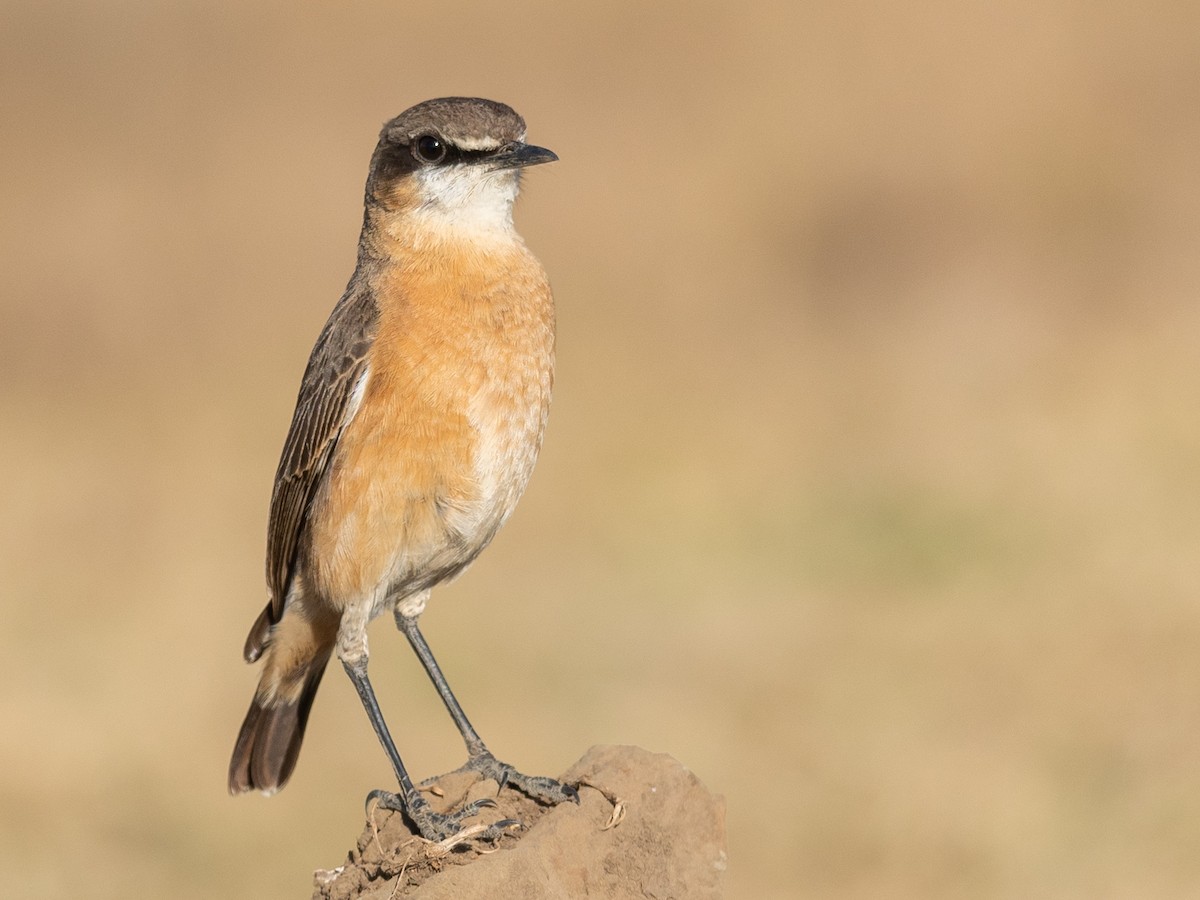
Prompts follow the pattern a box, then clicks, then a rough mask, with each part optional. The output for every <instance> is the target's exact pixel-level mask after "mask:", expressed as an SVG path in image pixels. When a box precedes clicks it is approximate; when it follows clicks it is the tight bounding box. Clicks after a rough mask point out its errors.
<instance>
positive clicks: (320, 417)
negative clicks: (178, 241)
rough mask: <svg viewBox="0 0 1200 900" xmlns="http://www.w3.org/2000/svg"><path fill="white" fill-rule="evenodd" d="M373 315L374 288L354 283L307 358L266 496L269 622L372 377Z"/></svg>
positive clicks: (276, 614) (278, 612)
mask: <svg viewBox="0 0 1200 900" xmlns="http://www.w3.org/2000/svg"><path fill="white" fill-rule="evenodd" d="M378 320H379V311H378V308H377V307H376V304H375V300H374V297H373V296H372V294H371V292H370V291H369V290H367V289H365V288H359V289H356V285H355V282H352V283H351V286H350V288H349V289H348V290H347V291H346V294H345V295H344V296H343V297H342V299H341V300H340V301H339V302H338V305H337V306H335V307H334V309H333V312H332V313H331V314H330V316H329V321H328V322H326V323H325V327H324V329H322V331H321V335H320V337H318V338H317V343H316V345H315V346H314V347H313V351H312V355H311V356H310V357H309V359H308V366H307V368H306V369H305V371H304V378H303V380H302V381H301V383H300V395H299V397H297V399H296V412H295V414H294V415H293V417H292V426H291V428H290V430H289V431H288V436H287V440H285V441H284V444H283V452H282V454H281V455H280V459H279V469H278V471H277V472H276V473H275V489H274V491H273V492H272V494H271V516H270V524H269V525H268V530H267V586H268V589H269V591H270V595H271V621H272V623H274V622H278V621H279V619H280V617H282V615H283V610H284V607H285V605H286V603H287V597H288V591H289V588H290V587H291V583H292V580H293V578H294V577H295V573H296V557H297V553H298V551H299V548H300V540H301V535H302V534H303V532H304V524H305V521H306V519H307V516H308V509H309V506H310V505H311V504H312V500H313V497H314V496H316V493H317V490H318V489H319V488H320V486H321V483H322V482H323V481H324V478H325V474H326V472H327V471H328V469H329V463H330V460H331V459H332V458H333V453H334V450H335V448H336V447H337V442H338V438H339V437H341V434H342V430H343V429H344V428H345V427H346V425H347V424H348V423H349V421H350V420H351V419H352V418H353V416H354V413H355V411H356V399H357V398H358V397H361V390H362V387H363V384H364V383H365V379H366V378H367V377H368V375H369V372H368V354H369V352H370V348H371V344H372V342H373V340H374V338H375V332H376V328H377V325H378Z"/></svg>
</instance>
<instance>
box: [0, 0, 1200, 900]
mask: <svg viewBox="0 0 1200 900" xmlns="http://www.w3.org/2000/svg"><path fill="white" fill-rule="evenodd" d="M457 93H465V94H482V95H485V96H489V97H494V98H496V99H501V100H504V101H506V102H508V103H510V104H512V105H513V106H515V107H516V108H517V109H518V110H519V111H520V112H521V113H523V114H524V116H525V117H526V119H527V120H528V122H529V126H530V137H531V139H532V140H534V141H535V142H539V143H543V144H545V145H547V146H549V147H552V148H553V149H555V150H556V151H558V153H559V154H560V156H561V157H562V161H561V163H559V164H557V165H555V166H551V167H547V168H544V169H538V170H536V171H534V172H531V173H530V177H529V178H528V179H527V188H526V191H525V193H524V196H523V200H522V204H521V208H520V209H519V211H518V219H519V225H520V228H521V230H522V232H523V233H524V234H525V236H526V238H527V240H528V242H529V243H530V244H531V246H532V247H533V248H534V249H535V251H536V252H537V253H538V254H539V255H540V257H541V258H542V260H543V261H544V262H545V264H546V267H547V268H548V269H549V271H550V273H551V276H552V279H553V281H554V284H555V288H556V292H557V295H558V298H559V304H560V341H559V350H560V368H559V380H558V391H557V395H556V400H555V409H554V413H553V416H552V422H551V428H550V431H549V434H548V437H547V442H546V446H545V452H544V455H543V459H542V462H541V465H540V467H539V470H538V472H537V474H536V476H535V478H534V482H533V485H532V487H531V489H530V492H529V494H528V495H527V497H526V499H525V501H524V503H523V505H522V507H521V509H520V510H519V511H518V513H517V515H516V516H515V517H514V519H513V520H512V522H511V523H510V525H509V526H508V528H507V529H506V531H505V532H504V533H503V534H502V535H501V536H500V538H499V539H498V540H497V541H496V543H495V544H494V546H493V548H492V549H491V550H490V551H489V552H488V553H487V554H486V555H485V556H484V557H483V558H482V559H481V561H480V562H479V563H478V564H477V565H476V566H475V567H474V568H473V569H472V570H471V571H470V572H469V573H468V574H467V575H466V576H465V577H464V578H463V579H462V580H461V581H459V582H458V583H456V584H454V585H452V586H450V587H448V588H444V589H442V590H440V591H439V592H437V593H436V594H435V596H434V599H433V602H432V604H431V607H430V610H429V612H428V613H427V615H426V617H425V630H426V634H427V636H428V637H429V639H430V641H431V643H432V644H433V646H434V648H435V650H437V651H438V653H439V656H440V658H441V661H442V663H443V666H444V668H445V669H446V670H447V672H448V673H449V675H450V678H451V681H452V683H453V684H454V685H455V687H456V689H457V691H458V692H459V696H460V697H461V698H462V699H463V701H464V703H465V705H466V707H467V709H468V711H469V712H470V714H471V716H472V718H473V719H474V721H475V724H476V725H477V726H478V727H479V729H480V731H481V733H482V734H483V735H484V736H485V738H487V739H488V740H489V742H490V743H491V745H492V746H493V747H494V748H495V749H496V751H497V752H498V754H500V755H501V756H503V757H506V758H509V759H511V760H513V761H515V762H518V763H520V764H521V766H522V767H523V768H525V769H526V770H527V771H535V772H536V771H544V772H558V771H561V770H562V769H564V768H565V767H566V766H567V765H568V764H569V763H570V762H572V761H573V760H574V759H576V758H577V757H578V756H579V755H580V754H581V753H582V752H583V751H584V750H585V749H586V748H587V747H588V746H590V745H591V744H594V743H602V742H603V743H609V742H612V743H636V744H640V745H642V746H645V747H647V748H649V749H652V750H656V751H668V752H670V753H673V754H674V755H676V756H677V757H678V758H679V759H681V760H683V761H684V762H685V763H686V764H688V765H689V766H690V767H691V768H692V769H693V770H694V771H696V772H697V773H698V774H699V775H700V777H701V778H702V779H704V781H705V782H706V783H707V784H708V785H709V786H710V787H712V788H713V789H715V790H717V791H720V792H722V793H724V794H725V795H726V797H727V799H728V804H729V828H730V834H729V841H730V852H731V870H730V875H729V887H730V896H731V897H734V898H783V897H838V898H847V897H862V898H877V897H889V898H939V897H947V898H950V897H954V898H958V897H985V898H986V897H1080V898H1085V897H1086V898H1102V897H1133V896H1137V897H1146V898H1149V897H1194V896H1197V895H1198V894H1200V652H1198V647H1200V603H1198V602H1197V593H1198V589H1200V564H1198V562H1197V546H1198V542H1200V366H1198V365H1197V342H1198V338H1200V306H1198V304H1197V296H1198V288H1200V253H1198V252H1197V247H1198V246H1200V5H1197V4H1195V3H1193V2H1184V0H1175V2H1163V3H1143V4H1139V5H1134V4H1112V3H1099V4H1098V3H1091V2H1087V3H1085V2H1065V0H1050V2H1036V3H1034V2H1019V3H1017V4H1007V5H1005V6H1004V7H1003V8H1001V7H996V6H994V5H993V6H987V5H984V4H961V3H950V2H927V3H918V4H908V5H904V6H901V7H898V8H897V7H893V8H879V6H878V5H877V4H870V3H861V2H849V3H846V2H837V3H835V2H820V3H815V4H812V3H806V4H799V3H769V2H755V0H749V2H743V3H738V4H726V3H721V4H718V3H691V4H653V5H648V4H644V3H635V2H611V3H601V4H589V5H585V4H578V5H567V4H559V3H549V2H546V3H530V2H523V0H514V2H510V3H474V2H467V3H461V4H450V5H445V4H404V5H401V4H398V3H396V4H387V3H379V2H354V3H347V4H312V3H301V4H294V3H256V4H249V5H247V4H241V3H213V2H205V3H200V2H195V3H181V4H166V3H151V2H144V3H138V2H111V3H83V2H79V3H54V2H45V3H42V2H38V3H35V2H18V3H13V2H10V3H5V4H3V6H0V129H2V135H3V136H2V139H0V204H2V215H0V471H2V472H3V473H4V477H3V486H2V487H0V509H2V511H3V514H2V515H0V604H2V608H0V614H2V623H3V624H2V626H0V871H2V872H4V873H5V874H4V886H3V892H4V893H5V894H6V895H7V896H12V897H22V898H51V897H72V896H88V897H101V898H107V897H114V898H115V897H129V896H147V897H149V896H171V897H176V898H185V900H187V898H209V897H215V896H228V897H281V898H282V897H303V896H307V895H308V893H309V891H310V877H311V870H312V869H314V868H316V867H318V866H329V865H334V864H336V863H337V862H338V861H339V859H340V857H341V854H342V853H343V851H344V849H345V848H346V847H347V846H348V845H349V843H350V842H351V841H352V840H353V838H354V836H355V835H356V834H357V833H358V829H359V827H360V824H361V821H362V819H361V816H362V800H363V797H364V795H365V794H366V792H367V790H368V789H369V788H372V787H376V786H382V785H385V784H387V783H388V782H389V770H388V767H387V764H386V762H385V760H384V757H383V755H382V753H381V752H380V750H379V748H378V747H377V745H376V744H375V741H374V738H373V736H372V734H371V732H370V729H369V726H368V724H367V721H366V718H365V717H364V716H363V714H362V711H361V709H360V708H359V706H358V703H357V701H356V699H355V697H354V695H353V692H352V690H351V688H350V686H349V684H348V681H347V680H346V679H345V678H343V677H341V674H340V673H339V672H331V673H330V676H329V677H328V678H327V679H326V681H325V684H324V686H323V687H322V689H321V695H320V697H319V699H318V701H317V705H316V709H315V712H314V716H313V721H312V723H311V726H310V731H309V736H308V742H307V746H306V748H305V754H304V756H303V757H302V759H301V762H300V765H299V768H298V770H297V773H296V777H295V779H294V780H293V782H292V784H291V785H290V786H289V787H288V788H287V790H285V791H284V792H283V793H282V794H280V795H279V796H278V797H275V798H274V799H271V800H269V801H268V800H262V799H261V798H239V799H237V800H234V799H231V798H229V797H228V796H226V794H225V788H224V780H225V766H226V763H227V759H228V753H229V751H230V748H231V746H232V742H233V739H234V735H235V732H236V729H237V726H238V724H239V722H240V720H241V717H242V715H243V713H244V711H245V707H246V705H247V703H248V701H249V697H250V693H251V691H252V688H253V684H254V681H255V678H256V674H255V672H254V671H253V670H252V669H250V668H248V667H246V666H244V665H243V664H242V663H241V660H240V655H239V654H240V649H241V645H242V640H243V638H244V636H245V632H246V629H247V628H248V627H249V625H250V622H251V621H252V619H253V618H254V616H255V614H256V613H257V611H258V609H259V608H260V606H261V604H262V602H263V599H264V592H265V589H264V587H263V576H262V555H263V547H264V535H265V527H266V526H265V519H266V509H267V500H268V497H269V492H270V487H271V476H272V474H273V471H274V467H275V464H276V461H277V458H278V456H277V455H278V451H279V447H280V444H281V442H282V439H283V436H284V432H285V429H286V427H287V423H288V420H289V417H290V415H291V405H292V402H293V399H294V396H295V390H296V387H297V384H298V381H299V377H300V372H301V369H302V367H303V364H304V361H305V359H306V357H307V354H308V351H309V348H310V346H311V343H312V340H313V338H314V337H315V335H316V333H317V331H318V329H319V328H320V326H321V324H322V323H323V321H324V319H325V317H326V315H327V313H328V311H329V309H330V307H331V306H332V304H333V302H334V301H335V300H336V298H337V297H338V295H339V293H340V292H341V290H342V288H343V287H344V285H345V282H346V280H347V278H348V277H349V274H350V271H351V267H352V263H353V256H354V247H355V240H356V238H357V234H358V228H359V224H360V216H361V190H362V183H363V179H364V177H365V173H366V164H367V160H368V158H369V155H370V152H371V149H372V147H373V144H374V141H375V136H376V134H377V131H378V128H379V125H380V124H381V123H382V122H383V121H384V120H385V119H387V118H389V117H390V116H392V115H394V114H396V113H398V112H399V111H401V110H402V109H404V108H405V107H407V106H409V105H410V104H411V103H413V102H416V101H418V100H421V99H425V98H426V97H430V96H436V95H442V94H457ZM373 650H374V657H373V660H372V663H373V674H374V677H375V680H376V684H377V685H378V688H379V692H380V696H381V702H382V704H383V706H384V710H385V712H386V713H387V714H388V715H389V719H390V721H391V723H392V727H393V731H394V732H396V734H397V737H398V740H399V743H400V747H401V749H402V752H403V753H404V755H405V757H406V759H407V761H408V762H409V763H410V766H411V768H412V769H413V771H414V773H415V774H417V775H418V776H421V777H423V776H425V775H430V774H433V773H436V772H441V771H445V770H447V769H449V768H452V767H453V766H455V765H457V764H458V763H459V762H460V761H461V756H462V750H461V747H460V745H459V742H458V738H457V735H456V734H455V732H454V730H453V728H452V726H451V724H450V722H449V720H448V719H447V717H446V716H445V715H444V712H443V711H442V710H441V709H440V708H439V705H438V701H437V698H436V696H435V695H434V694H433V691H432V689H431V688H430V687H429V686H428V685H427V684H426V683H425V682H424V681H423V676H422V675H421V674H420V671H419V669H418V667H417V664H416V663H415V661H414V660H413V659H412V658H411V656H410V654H409V653H408V651H407V649H406V648H405V647H404V646H403V641H402V639H401V638H400V637H399V636H398V635H397V634H395V633H394V632H393V631H392V630H391V628H390V626H389V624H388V623H387V622H380V623H378V624H377V626H376V629H375V630H374V631H373Z"/></svg>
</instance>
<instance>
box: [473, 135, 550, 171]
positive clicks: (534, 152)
mask: <svg viewBox="0 0 1200 900" xmlns="http://www.w3.org/2000/svg"><path fill="white" fill-rule="evenodd" d="M556 159H558V154H557V153H555V152H554V151H553V150H547V149H546V148H545V147H535V146H534V145H533V144H522V143H521V142H520V141H513V142H512V143H509V144H505V145H504V146H503V147H501V148H500V149H499V150H497V151H496V152H495V153H493V154H492V156H491V158H490V160H489V161H490V162H491V164H492V165H493V166H495V167H496V168H497V169H523V168H525V167H526V166H537V165H541V164H542V163H549V162H554V161H555V160H556Z"/></svg>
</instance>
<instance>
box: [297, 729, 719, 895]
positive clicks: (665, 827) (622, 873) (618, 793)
mask: <svg viewBox="0 0 1200 900" xmlns="http://www.w3.org/2000/svg"><path fill="white" fill-rule="evenodd" d="M475 778H476V776H474V775H472V774H466V775H464V774H461V773H458V774H452V775H446V776H443V777H441V778H440V779H438V780H437V781H435V782H434V783H433V785H432V788H433V792H432V793H430V794H429V795H428V796H429V800H430V803H431V805H432V806H433V807H434V809H436V810H439V811H441V812H445V811H447V810H448V809H450V808H457V807H458V806H459V805H460V804H461V803H462V802H463V801H464V800H466V799H472V800H473V799H477V798H479V797H481V796H488V797H492V798H493V799H495V801H496V804H497V805H496V806H495V807H494V808H488V809H485V810H484V811H483V813H482V814H481V815H480V816H478V817H477V819H478V822H479V823H480V824H481V825H483V826H487V825H489V824H490V823H492V822H497V821H500V820H501V819H519V820H520V821H521V822H522V823H523V825H524V827H523V828H520V829H517V828H513V829H511V830H510V831H509V832H507V833H506V834H505V835H504V836H503V837H502V838H501V839H500V840H499V841H498V842H496V843H485V842H480V841H478V840H477V839H476V840H473V839H472V838H471V836H470V834H469V832H470V831H471V826H472V825H473V824H474V823H475V820H470V821H468V822H467V823H466V827H465V832H467V833H465V834H464V835H463V839H462V840H461V841H460V842H454V841H443V842H442V843H440V844H436V843H432V842H430V841H426V840H424V839H423V838H420V837H418V836H416V835H415V834H413V832H412V830H411V829H410V828H409V826H408V825H407V824H406V823H405V821H404V817H403V816H402V815H400V814H399V813H395V812H390V811H388V810H381V809H374V810H372V812H371V814H370V815H369V816H368V818H367V824H366V827H365V828H364V830H363V833H362V836H361V837H359V839H358V843H357V845H356V846H355V848H354V849H353V850H351V851H350V855H349V858H348V859H347V860H346V862H345V863H344V864H343V865H341V866H339V867H338V868H336V869H331V870H324V869H319V870H317V872H316V873H314V879H315V882H316V891H315V893H314V894H313V897H314V900H391V898H398V897H405V898H419V900H449V898H455V900H470V898H477V897H478V898H483V897H487V898H489V900H536V898H564V897H589V898H613V900H616V898H638V900H644V898H654V900H676V898H677V900H684V898H687V900H709V898H719V897H720V896H721V894H722V890H721V885H722V880H723V874H724V871H725V863H726V857H725V801H724V799H723V798H721V797H719V796H716V795H714V794H712V793H710V792H709V791H708V790H707V789H706V788H705V787H704V785H703V784H701V783H700V779H698V778H697V777H696V776H695V775H693V774H692V773H691V772H690V771H689V770H688V769H686V768H684V767H683V766H682V765H680V763H679V762H677V761H676V760H675V759H673V758H672V757H670V756H668V755H666V754H665V753H651V752H649V751H647V750H643V749H641V748H640V747H616V746H598V747H593V748H592V749H591V750H589V751H588V752H587V753H585V754H584V755H583V758H582V759H580V760H579V761H578V762H577V763H575V764H574V765H573V766H571V768H570V769H568V770H567V772H566V773H565V774H564V775H563V776H562V779H561V780H562V781H564V782H566V783H569V784H573V785H576V786H577V787H578V789H579V796H580V802H579V804H578V805H576V804H574V803H563V804H561V805H559V806H556V807H554V808H552V809H547V808H545V807H542V806H540V805H538V804H537V803H536V802H535V801H533V800H530V799H529V798H528V797H526V796H525V795H523V794H521V793H519V792H517V791H515V790H513V789H512V788H508V787H506V788H504V789H503V790H501V791H499V792H497V790H496V783H495V782H493V781H483V782H480V781H475ZM439 794H440V796H439Z"/></svg>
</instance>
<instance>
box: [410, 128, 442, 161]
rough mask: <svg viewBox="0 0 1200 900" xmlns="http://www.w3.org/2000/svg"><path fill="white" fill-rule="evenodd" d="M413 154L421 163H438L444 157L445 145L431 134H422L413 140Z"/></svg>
mask: <svg viewBox="0 0 1200 900" xmlns="http://www.w3.org/2000/svg"><path fill="white" fill-rule="evenodd" d="M413 155H414V156H416V158H417V159H419V160H420V161H421V162H423V163H439V162H441V161H442V160H443V159H445V158H446V145H445V144H444V143H443V142H442V139H441V138H439V137H437V136H436V135H432V134H423V135H421V136H420V137H419V138H417V139H416V140H415V141H414V142H413Z"/></svg>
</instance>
